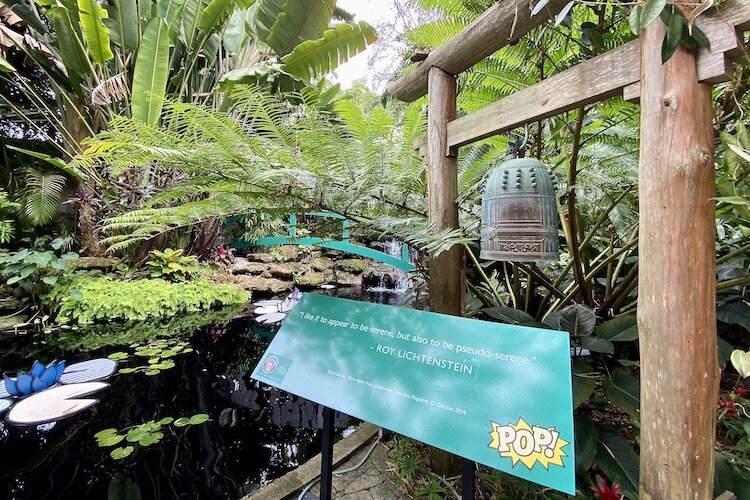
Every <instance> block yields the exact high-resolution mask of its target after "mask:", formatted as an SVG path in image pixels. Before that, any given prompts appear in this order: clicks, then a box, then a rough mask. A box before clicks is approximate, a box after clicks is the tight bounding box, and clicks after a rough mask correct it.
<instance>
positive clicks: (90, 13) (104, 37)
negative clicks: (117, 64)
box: [78, 0, 114, 64]
mask: <svg viewBox="0 0 750 500" xmlns="http://www.w3.org/2000/svg"><path fill="white" fill-rule="evenodd" d="M78 16H79V17H80V19H81V25H82V27H83V37H84V38H85V39H86V45H87V47H88V49H89V54H91V59H92V60H93V61H94V62H95V63H98V64H103V63H105V62H107V61H109V60H110V59H112V58H113V57H114V55H113V54H112V49H111V48H110V46H109V30H108V29H107V27H106V26H105V25H104V20H105V19H107V17H108V16H107V11H106V10H104V9H103V8H102V7H100V6H99V4H98V3H96V1H95V0H78Z"/></svg>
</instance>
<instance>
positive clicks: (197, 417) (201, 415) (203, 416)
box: [189, 413, 209, 425]
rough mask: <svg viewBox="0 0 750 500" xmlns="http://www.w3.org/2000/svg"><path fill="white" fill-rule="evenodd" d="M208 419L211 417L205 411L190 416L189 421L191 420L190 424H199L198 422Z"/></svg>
mask: <svg viewBox="0 0 750 500" xmlns="http://www.w3.org/2000/svg"><path fill="white" fill-rule="evenodd" d="M208 419H209V417H208V415H206V414H205V413H198V414H196V415H193V416H192V417H190V420H189V422H190V425H198V424H202V423H203V422H205V421H207V420H208Z"/></svg>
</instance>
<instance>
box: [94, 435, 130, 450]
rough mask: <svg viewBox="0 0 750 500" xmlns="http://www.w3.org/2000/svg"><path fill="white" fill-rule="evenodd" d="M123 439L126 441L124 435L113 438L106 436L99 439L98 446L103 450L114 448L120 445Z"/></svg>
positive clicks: (113, 436) (112, 436)
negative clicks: (109, 447)
mask: <svg viewBox="0 0 750 500" xmlns="http://www.w3.org/2000/svg"><path fill="white" fill-rule="evenodd" d="M123 439H125V436H123V435H122V434H113V435H111V436H106V437H104V438H101V439H97V440H96V444H98V445H99V446H101V447H103V448H106V447H108V446H114V445H116V444H118V443H120V442H121V441H122V440H123Z"/></svg>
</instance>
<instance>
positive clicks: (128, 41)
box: [104, 0, 141, 52]
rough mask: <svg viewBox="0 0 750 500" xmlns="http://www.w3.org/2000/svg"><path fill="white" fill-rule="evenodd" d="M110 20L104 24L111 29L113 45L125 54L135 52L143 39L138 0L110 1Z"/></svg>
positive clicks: (108, 4) (108, 8)
mask: <svg viewBox="0 0 750 500" xmlns="http://www.w3.org/2000/svg"><path fill="white" fill-rule="evenodd" d="M107 12H108V14H109V18H108V19H107V20H106V21H105V22H104V24H105V25H107V27H108V28H109V31H110V35H111V36H112V43H114V44H115V45H117V46H118V47H120V48H121V49H122V50H123V51H125V52H135V51H136V50H137V49H138V42H139V40H140V38H141V28H140V23H139V19H138V3H137V1H136V0H109V2H108V3H107Z"/></svg>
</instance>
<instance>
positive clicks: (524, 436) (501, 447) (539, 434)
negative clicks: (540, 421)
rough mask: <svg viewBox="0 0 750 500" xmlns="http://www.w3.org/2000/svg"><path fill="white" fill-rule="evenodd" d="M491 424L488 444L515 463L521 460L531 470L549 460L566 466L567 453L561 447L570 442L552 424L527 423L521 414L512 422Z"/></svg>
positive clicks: (545, 465) (545, 466)
mask: <svg viewBox="0 0 750 500" xmlns="http://www.w3.org/2000/svg"><path fill="white" fill-rule="evenodd" d="M490 423H491V424H492V432H490V437H491V438H492V442H491V443H490V444H489V445H488V446H489V447H490V448H492V449H495V450H497V451H498V453H499V454H500V456H501V457H503V458H510V459H511V460H512V462H513V464H512V466H513V467H515V466H516V464H517V463H518V462H521V463H522V464H523V465H525V466H526V468H527V469H529V470H531V469H532V468H534V466H535V465H536V464H537V463H539V464H541V466H542V467H544V468H545V469H549V466H550V464H552V465H558V466H560V467H565V464H563V460H562V459H563V457H567V456H568V455H566V454H565V452H564V451H563V448H564V447H565V446H566V445H568V444H569V443H568V442H567V441H565V440H564V439H562V438H561V437H560V433H559V432H557V431H556V430H555V428H554V427H550V428H545V427H540V426H537V425H534V426H530V425H529V424H527V423H526V421H525V420H524V419H523V418H519V419H518V422H516V423H515V424H507V425H500V424H497V423H495V422H490Z"/></svg>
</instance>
